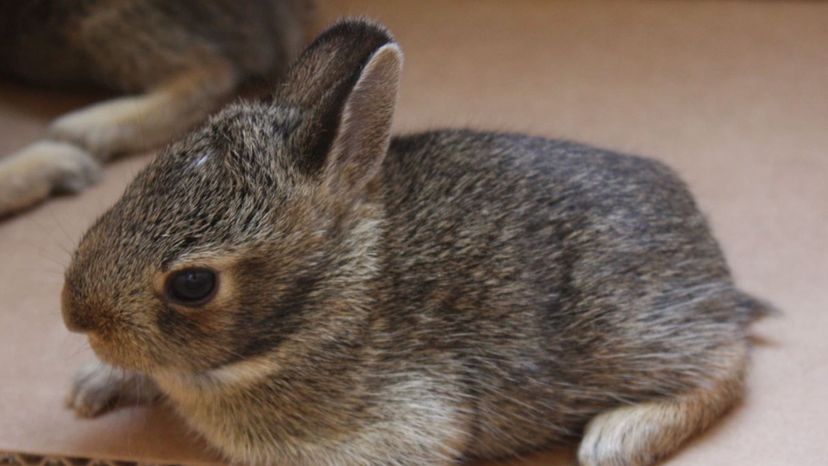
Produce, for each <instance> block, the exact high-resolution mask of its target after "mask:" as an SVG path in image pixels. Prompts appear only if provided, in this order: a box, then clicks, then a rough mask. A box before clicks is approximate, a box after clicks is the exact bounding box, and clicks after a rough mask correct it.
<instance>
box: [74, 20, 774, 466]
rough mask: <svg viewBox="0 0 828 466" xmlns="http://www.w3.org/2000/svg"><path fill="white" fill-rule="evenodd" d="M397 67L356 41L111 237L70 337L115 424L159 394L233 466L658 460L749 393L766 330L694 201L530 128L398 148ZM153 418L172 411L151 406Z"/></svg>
mask: <svg viewBox="0 0 828 466" xmlns="http://www.w3.org/2000/svg"><path fill="white" fill-rule="evenodd" d="M401 63H402V54H401V52H400V48H399V46H398V45H397V44H396V43H395V42H394V40H393V39H392V37H391V36H390V35H389V33H388V32H387V31H386V30H385V29H383V28H382V27H381V26H379V25H376V24H372V23H370V22H367V21H363V20H350V21H345V22H341V23H339V24H337V25H335V26H333V27H332V28H331V29H329V30H327V31H326V32H325V33H323V34H322V35H321V36H320V37H318V38H317V39H316V40H315V41H314V42H313V43H312V44H311V45H310V46H309V48H308V49H307V50H305V52H304V53H303V54H302V55H301V56H300V57H299V59H298V61H297V62H296V63H295V64H294V65H293V67H292V68H291V69H290V70H289V71H288V75H287V78H286V80H285V81H284V82H283V83H282V84H281V85H279V87H278V89H277V90H276V92H275V95H274V97H273V100H272V102H269V103H240V104H233V105H230V106H228V107H227V108H225V109H224V110H222V111H221V112H220V113H219V114H218V115H216V116H213V117H211V118H210V119H209V121H208V122H207V123H206V124H205V125H204V126H202V127H201V128H200V129H198V130H196V131H194V132H192V133H191V134H189V135H188V136H187V137H185V138H184V139H183V140H181V141H179V142H177V143H175V144H174V145H172V146H171V147H170V148H168V149H167V150H166V151H165V152H164V153H163V154H162V155H161V156H159V157H158V158H157V159H155V160H154V161H153V162H152V163H150V164H149V165H148V166H147V168H146V169H144V170H143V171H142V172H141V173H140V174H139V175H138V176H137V178H136V179H135V180H134V181H133V182H132V183H131V184H130V185H129V187H128V188H127V189H126V192H125V193H124V195H123V197H122V198H121V199H120V200H119V201H118V202H117V203H116V204H115V205H114V206H113V207H112V208H111V209H110V210H109V211H108V212H106V213H105V214H104V215H103V216H102V217H101V218H100V219H98V220H97V222H96V223H95V224H94V225H93V226H92V227H91V228H90V229H89V231H88V232H87V233H86V234H85V235H84V237H83V239H82V240H81V242H80V245H79V247H78V249H77V251H76V252H75V254H74V257H73V260H72V262H71V264H70V266H69V268H68V270H67V272H66V282H65V287H64V291H63V316H64V319H65V322H66V325H67V327H68V328H69V329H71V330H74V331H78V332H84V333H86V334H87V335H88V338H89V341H90V343H91V345H92V347H93V348H94V350H95V351H96V352H97V354H98V355H99V356H100V357H101V359H103V360H104V361H106V362H107V363H108V364H111V365H113V366H115V367H117V368H120V369H122V370H123V372H119V371H113V370H112V369H110V368H108V367H106V366H103V367H102V368H100V369H96V370H95V369H93V370H91V371H90V370H87V371H85V372H83V373H82V374H81V376H80V377H79V378H78V379H77V381H76V384H75V386H74V388H73V392H72V394H71V395H70V403H71V404H72V405H73V406H74V408H75V409H76V410H78V411H79V412H80V413H81V414H86V415H94V414H97V413H98V412H101V411H103V410H104V409H106V408H107V407H109V406H111V403H112V402H113V401H114V400H115V399H116V398H117V397H118V396H120V395H121V394H124V395H125V396H126V397H127V398H129V399H130V400H131V401H133V402H140V401H142V400H136V398H137V397H135V396H133V395H134V393H136V390H135V386H136V385H137V384H142V385H144V386H145V389H146V387H149V386H154V387H156V388H157V390H158V393H160V394H163V396H164V397H165V398H167V399H168V401H169V402H170V403H171V404H172V405H173V406H175V408H176V409H177V410H178V411H179V412H180V414H181V415H182V416H183V417H184V418H185V419H186V420H187V421H188V422H189V425H191V426H192V428H193V429H194V430H196V431H197V432H199V433H200V434H201V435H202V436H203V437H204V438H205V439H206V440H207V441H208V442H209V443H210V444H211V445H213V446H215V447H216V448H217V449H218V450H220V451H221V452H222V453H223V454H224V455H226V457H227V458H228V460H230V461H233V462H239V463H246V464H255V465H272V464H286V465H287V464H291V465H369V464H370V465H412V466H413V465H448V464H454V463H457V462H460V461H463V460H466V459H471V458H492V457H504V456H510V455H516V454H521V453H524V452H530V451H533V450H537V449H541V448H544V447H547V446H549V445H550V444H553V443H555V442H562V441H568V440H572V439H576V438H578V437H579V436H581V435H583V440H582V441H581V444H580V449H579V453H578V457H579V460H580V462H581V464H582V465H585V466H598V465H639V466H640V465H649V464H653V463H654V462H656V461H658V460H659V459H660V458H662V457H664V456H665V455H668V454H669V453H671V452H672V451H674V450H675V449H676V448H678V447H679V446H680V445H681V444H682V443H684V442H685V441H686V440H687V439H688V438H689V437H691V436H692V435H693V434H695V433H697V432H699V431H700V430H702V429H704V428H705V427H707V426H708V425H709V424H710V423H711V422H713V421H714V420H715V419H716V418H717V417H719V416H720V415H722V413H724V412H725V411H726V410H727V409H728V408H729V407H730V406H731V405H733V404H734V402H736V401H737V399H738V398H739V396H740V393H741V391H742V383H743V382H742V381H743V376H744V372H745V365H746V361H747V357H748V339H747V334H748V326H749V324H750V323H751V322H752V321H753V320H754V319H756V318H757V317H760V316H761V315H763V314H764V313H765V312H766V309H765V307H764V306H763V305H762V304H761V303H760V302H759V301H757V300H755V299H753V298H751V297H750V296H748V295H746V294H745V293H743V292H742V291H740V290H739V289H738V288H736V287H735V285H734V284H733V282H732V280H731V277H730V275H729V272H728V268H727V265H726V263H725V260H724V258H723V257H722V252H721V250H720V249H719V246H718V245H717V244H716V241H715V240H714V238H713V237H712V236H711V233H710V230H709V229H708V227H707V225H706V223H705V220H704V218H703V217H702V215H701V214H700V213H699V211H698V209H697V207H696V205H695V203H694V201H693V199H692V198H691V195H690V193H689V192H688V191H687V189H686V187H685V185H684V184H683V183H682V182H681V181H680V180H679V179H678V178H677V177H676V175H675V174H674V173H673V172H672V171H670V169H668V168H666V167H665V166H663V165H661V164H660V163H657V162H654V161H652V160H647V159H643V158H639V157H633V156H628V155H620V154H615V153H610V152H607V151H604V150H600V149H595V148H591V147H587V146H583V145H578V144H574V143H570V142H563V141H553V140H547V139H542V138H536V137H528V136H521V135H516V134H496V133H484V132H476V131H468V130H440V131H432V132H426V133H421V134H414V135H408V136H401V137H393V138H392V137H391V135H390V129H391V120H392V114H393V111H394V106H395V100H396V96H397V87H398V81H399V75H400V67H401ZM150 395H151V396H148V395H147V393H146V392H145V396H144V397H142V398H143V400H144V401H146V400H148V399H151V398H154V397H155V395H156V394H155V393H153V394H150Z"/></svg>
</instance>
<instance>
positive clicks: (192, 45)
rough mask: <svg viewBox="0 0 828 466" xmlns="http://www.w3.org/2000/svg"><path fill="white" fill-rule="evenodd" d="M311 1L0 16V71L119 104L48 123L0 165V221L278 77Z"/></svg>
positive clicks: (50, 6)
mask: <svg viewBox="0 0 828 466" xmlns="http://www.w3.org/2000/svg"><path fill="white" fill-rule="evenodd" d="M311 7H312V5H311V2H310V0H176V1H166V0H147V1H130V0H107V1H104V0H27V1H20V2H18V1H9V2H3V3H2V5H0V72H2V73H3V74H6V75H9V76H12V77H16V78H19V79H23V80H25V81H28V82H32V83H38V84H43V85H48V86H60V87H66V86H77V85H82V86H88V85H92V86H98V87H103V88H108V89H111V90H114V91H117V92H119V93H122V94H125V95H124V96H123V97H118V98H114V99H111V100H108V101H104V102H101V103H97V104H94V105H91V106H89V107H86V108H82V109H79V110H76V111H73V112H71V113H69V114H67V115H64V116H62V117H60V118H58V119H57V120H55V121H54V122H53V123H52V124H51V125H50V126H49V129H48V130H47V132H46V134H45V136H44V138H43V139H42V140H41V141H38V142H35V143H33V144H31V145H29V146H26V147H24V148H22V149H20V150H19V151H18V152H16V153H14V154H10V155H8V156H6V157H4V158H2V159H0V217H3V216H5V215H8V214H11V213H14V212H16V211H19V210H22V209H25V208H27V207H29V206H31V205H33V204H36V203H38V202H40V201H42V200H44V199H46V198H47V197H48V196H49V195H50V194H52V193H56V192H77V191H80V190H82V189H84V188H85V187H86V186H88V185H90V184H92V183H94V182H95V181H96V180H97V179H98V178H99V177H100V166H101V164H103V163H105V162H106V161H108V160H110V159H111V158H112V157H114V156H118V155H122V154H130V153H135V152H138V151H143V150H147V149H153V148H157V147H160V146H162V145H164V144H167V143H169V142H172V140H173V139H174V138H175V137H177V136H180V135H182V134H183V133H184V132H185V131H186V130H187V129H189V128H191V127H192V126H194V125H196V124H198V123H200V122H202V121H203V120H204V118H206V116H207V115H208V114H209V113H210V112H211V111H213V110H215V109H216V108H217V107H218V106H219V105H220V104H221V103H222V102H223V101H224V100H225V99H227V98H228V97H230V96H232V95H233V93H234V91H235V90H236V89H237V87H238V86H239V85H240V84H241V83H243V82H244V81H246V80H249V79H251V78H258V77H273V76H278V75H279V74H281V73H282V72H284V70H285V69H286V68H287V65H288V64H289V63H290V61H292V60H293V59H294V58H295V56H296V55H297V54H298V52H299V51H300V50H301V46H302V44H303V41H304V34H305V29H306V26H307V24H308V23H309V20H310V17H311Z"/></svg>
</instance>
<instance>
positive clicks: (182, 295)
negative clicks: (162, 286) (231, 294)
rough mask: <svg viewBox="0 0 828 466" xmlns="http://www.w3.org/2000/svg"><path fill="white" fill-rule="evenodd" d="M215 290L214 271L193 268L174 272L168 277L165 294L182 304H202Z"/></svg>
mask: <svg viewBox="0 0 828 466" xmlns="http://www.w3.org/2000/svg"><path fill="white" fill-rule="evenodd" d="M215 290H216V273H215V272H213V271H212V270H210V269H202V268H193V269H184V270H179V271H178V272H175V273H174V274H173V275H172V276H171V277H170V279H169V282H168V285H167V294H168V295H169V297H170V298H172V299H173V300H174V301H178V302H180V303H181V304H184V305H197V304H203V303H204V302H206V301H207V300H208V299H209V298H211V297H212V296H213V292H214V291H215Z"/></svg>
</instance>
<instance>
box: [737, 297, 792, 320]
mask: <svg viewBox="0 0 828 466" xmlns="http://www.w3.org/2000/svg"><path fill="white" fill-rule="evenodd" d="M737 293H738V294H737V297H736V299H737V303H738V305H739V308H740V309H741V310H742V311H743V312H744V315H745V317H746V319H747V323H752V322H755V321H757V320H759V319H763V318H765V317H773V316H780V315H782V311H780V310H779V309H778V308H777V307H776V306H774V305H773V304H771V303H769V302H767V301H765V300H764V299H759V298H757V297H755V296H751V295H749V294H747V293H745V292H743V291H738V292H737Z"/></svg>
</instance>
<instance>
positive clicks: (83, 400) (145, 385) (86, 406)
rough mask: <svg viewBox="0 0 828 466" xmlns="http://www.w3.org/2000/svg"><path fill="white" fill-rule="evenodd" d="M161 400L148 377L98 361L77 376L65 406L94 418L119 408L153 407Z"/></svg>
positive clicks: (155, 386)
mask: <svg viewBox="0 0 828 466" xmlns="http://www.w3.org/2000/svg"><path fill="white" fill-rule="evenodd" d="M160 398H161V392H160V391H159V390H158V386H157V385H156V384H155V382H154V381H153V380H152V379H150V378H149V377H147V376H145V375H143V374H138V373H136V372H130V371H125V370H122V369H116V368H113V367H112V366H109V365H107V364H105V363H102V362H96V363H92V364H89V365H87V366H84V367H83V368H81V369H80V370H79V371H78V372H77V374H75V379H74V380H73V381H72V389H71V391H70V392H69V396H68V397H67V398H66V404H67V406H68V407H70V408H72V409H74V410H75V412H76V413H78V415H80V416H83V417H94V416H97V415H99V414H103V413H105V412H107V411H109V410H111V409H113V408H116V407H119V406H130V405H144V404H150V403H153V402H155V401H157V400H159V399H160Z"/></svg>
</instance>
